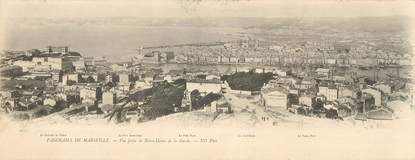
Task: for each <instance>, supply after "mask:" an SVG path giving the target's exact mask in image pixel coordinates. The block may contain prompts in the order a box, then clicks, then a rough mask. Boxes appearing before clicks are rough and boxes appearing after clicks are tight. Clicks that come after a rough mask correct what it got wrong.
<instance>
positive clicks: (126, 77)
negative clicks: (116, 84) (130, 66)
mask: <svg viewBox="0 0 415 160" xmlns="http://www.w3.org/2000/svg"><path fill="white" fill-rule="evenodd" d="M129 76H130V75H128V74H127V73H120V74H119V79H120V84H129V83H130V77H129Z"/></svg>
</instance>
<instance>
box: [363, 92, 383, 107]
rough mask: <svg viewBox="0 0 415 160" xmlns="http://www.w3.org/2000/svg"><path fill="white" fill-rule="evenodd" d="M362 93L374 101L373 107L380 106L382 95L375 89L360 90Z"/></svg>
mask: <svg viewBox="0 0 415 160" xmlns="http://www.w3.org/2000/svg"><path fill="white" fill-rule="evenodd" d="M362 92H363V93H367V94H369V95H371V96H373V98H374V99H375V106H381V104H382V99H381V98H382V93H381V92H380V91H378V90H376V89H372V88H367V89H364V90H362Z"/></svg>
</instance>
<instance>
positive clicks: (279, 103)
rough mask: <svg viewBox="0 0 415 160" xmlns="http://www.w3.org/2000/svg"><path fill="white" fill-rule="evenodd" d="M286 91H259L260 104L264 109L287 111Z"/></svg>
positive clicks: (271, 89)
mask: <svg viewBox="0 0 415 160" xmlns="http://www.w3.org/2000/svg"><path fill="white" fill-rule="evenodd" d="M288 94H289V93H288V91H287V90H286V89H284V88H281V87H275V88H263V89H261V95H260V97H261V102H262V105H263V106H265V108H266V109H271V110H282V109H287V105H288Z"/></svg>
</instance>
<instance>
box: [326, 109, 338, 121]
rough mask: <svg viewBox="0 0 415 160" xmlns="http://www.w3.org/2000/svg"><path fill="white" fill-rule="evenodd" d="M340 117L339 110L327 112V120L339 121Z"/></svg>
mask: <svg viewBox="0 0 415 160" xmlns="http://www.w3.org/2000/svg"><path fill="white" fill-rule="evenodd" d="M338 117H339V115H338V114H337V110H335V109H333V108H330V109H329V110H327V112H326V118H330V119H337V118H338Z"/></svg>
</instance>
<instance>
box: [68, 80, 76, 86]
mask: <svg viewBox="0 0 415 160" xmlns="http://www.w3.org/2000/svg"><path fill="white" fill-rule="evenodd" d="M66 84H67V85H68V86H72V85H74V84H76V81H74V80H68V81H67V82H66Z"/></svg>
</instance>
